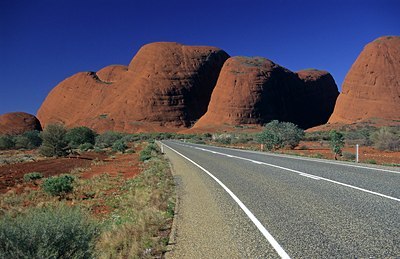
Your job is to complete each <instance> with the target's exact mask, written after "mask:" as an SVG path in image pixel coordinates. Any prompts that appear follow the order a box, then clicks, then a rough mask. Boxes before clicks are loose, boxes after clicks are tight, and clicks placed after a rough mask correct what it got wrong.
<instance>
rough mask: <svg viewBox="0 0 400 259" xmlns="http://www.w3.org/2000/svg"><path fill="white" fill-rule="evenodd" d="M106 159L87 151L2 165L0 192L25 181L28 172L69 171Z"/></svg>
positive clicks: (51, 173)
mask: <svg viewBox="0 0 400 259" xmlns="http://www.w3.org/2000/svg"><path fill="white" fill-rule="evenodd" d="M96 158H97V159H99V160H102V159H105V158H106V155H105V154H103V153H92V152H87V153H84V154H82V155H81V156H75V157H69V158H51V159H46V160H40V161H36V162H27V163H18V164H11V165H3V166H0V193H5V192H7V190H9V189H10V187H13V186H15V185H18V184H22V183H23V177H24V175H25V174H27V173H31V172H40V173H42V174H43V175H44V177H49V176H52V175H59V174H63V173H69V172H70V171H71V170H72V169H74V168H78V167H79V168H85V167H89V166H90V164H91V163H92V161H93V160H94V159H96Z"/></svg>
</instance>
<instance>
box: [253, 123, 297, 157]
mask: <svg viewBox="0 0 400 259" xmlns="http://www.w3.org/2000/svg"><path fill="white" fill-rule="evenodd" d="M303 137H304V130H302V129H300V128H299V127H298V126H297V125H295V124H293V123H291V122H279V121H277V120H274V121H271V122H270V123H268V124H266V125H265V126H264V130H263V132H261V133H260V134H259V135H258V138H257V139H258V142H259V143H263V144H264V145H265V147H266V149H267V150H274V149H279V148H283V147H289V148H291V149H293V148H295V147H296V146H298V145H299V143H300V140H301V139H302V138H303Z"/></svg>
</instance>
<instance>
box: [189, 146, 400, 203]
mask: <svg viewBox="0 0 400 259" xmlns="http://www.w3.org/2000/svg"><path fill="white" fill-rule="evenodd" d="M188 147H191V146H188ZM205 151H207V152H212V153H214V154H219V155H226V154H225V153H220V152H216V151H211V150H207V149H205ZM232 157H233V158H237V159H241V160H246V161H250V162H253V163H256V164H260V165H266V166H270V167H275V168H278V169H282V170H286V171H290V172H293V173H297V174H299V175H301V176H306V177H309V178H313V179H315V180H324V181H327V182H331V183H335V184H338V185H342V186H346V187H349V188H352V189H355V190H359V191H363V192H366V193H370V194H374V195H378V196H381V197H384V198H387V199H391V200H394V201H398V202H400V199H398V198H395V197H392V196H389V195H386V194H382V193H379V192H374V191H370V190H367V189H363V188H360V187H357V186H354V185H350V184H347V183H342V182H338V181H335V180H331V179H328V178H324V177H321V176H318V175H313V174H307V173H304V172H301V171H297V170H293V169H290V168H286V167H283V166H278V165H273V164H268V163H265V162H260V161H257V160H252V159H249V158H244V157H240V156H233V155H232ZM317 178H318V179H317Z"/></svg>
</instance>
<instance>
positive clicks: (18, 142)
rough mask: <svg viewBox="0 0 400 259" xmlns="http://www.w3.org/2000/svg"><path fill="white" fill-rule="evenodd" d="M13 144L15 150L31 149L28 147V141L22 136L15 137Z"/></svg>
mask: <svg viewBox="0 0 400 259" xmlns="http://www.w3.org/2000/svg"><path fill="white" fill-rule="evenodd" d="M14 143H15V148H16V149H22V148H24V149H32V147H30V143H29V139H28V138H27V137H25V136H23V135H18V136H15V137H14Z"/></svg>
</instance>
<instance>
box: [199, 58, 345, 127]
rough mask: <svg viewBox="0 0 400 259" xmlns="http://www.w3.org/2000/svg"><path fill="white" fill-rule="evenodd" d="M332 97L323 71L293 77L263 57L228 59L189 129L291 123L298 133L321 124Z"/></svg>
mask: <svg viewBox="0 0 400 259" xmlns="http://www.w3.org/2000/svg"><path fill="white" fill-rule="evenodd" d="M337 95H338V91H337V87H336V84H335V82H334V80H333V78H332V76H331V75H330V74H329V73H327V72H325V71H317V70H307V71H300V72H298V74H296V73H293V72H291V71H289V70H288V69H286V68H283V67H281V66H279V65H277V64H275V63H273V62H272V61H270V60H268V59H265V58H259V57H256V58H247V57H232V58H230V59H228V60H227V61H226V62H225V64H224V66H223V68H222V70H221V73H220V76H219V78H218V82H217V85H216V87H215V89H214V92H213V94H212V97H211V101H210V104H209V106H208V111H207V113H206V114H205V115H204V116H203V117H202V118H201V119H200V120H199V121H198V122H197V123H196V124H195V128H207V127H209V128H213V127H214V126H216V125H226V124H228V125H241V124H265V123H267V122H269V121H271V120H275V119H276V120H280V121H291V122H294V123H296V124H298V125H299V126H301V127H303V128H308V127H312V126H315V125H319V124H322V123H326V121H327V120H328V118H329V116H330V114H331V113H332V110H333V105H334V103H335V101H336V98H337Z"/></svg>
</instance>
